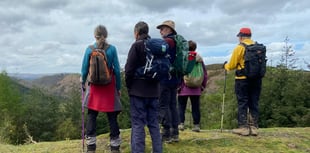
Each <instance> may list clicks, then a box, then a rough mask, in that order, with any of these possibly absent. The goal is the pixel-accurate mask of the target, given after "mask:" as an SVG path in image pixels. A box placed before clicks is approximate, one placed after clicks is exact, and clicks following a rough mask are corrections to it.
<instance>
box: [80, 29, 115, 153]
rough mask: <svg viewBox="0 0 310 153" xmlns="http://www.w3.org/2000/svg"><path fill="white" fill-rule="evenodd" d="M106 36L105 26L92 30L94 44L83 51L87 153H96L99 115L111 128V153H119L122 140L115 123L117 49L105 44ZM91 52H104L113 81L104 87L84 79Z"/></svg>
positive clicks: (87, 73) (87, 71) (86, 74)
mask: <svg viewBox="0 0 310 153" xmlns="http://www.w3.org/2000/svg"><path fill="white" fill-rule="evenodd" d="M107 36H108V32H107V29H106V27H105V26H103V25H98V26H97V27H96V28H95V31H94V37H95V40H96V42H95V43H94V44H93V45H91V46H89V47H87V48H86V51H85V54H84V58H83V63H82V70H81V71H82V74H81V75H82V84H83V85H84V87H83V88H84V89H85V86H87V87H86V88H87V89H88V92H89V95H88V99H87V102H88V104H87V108H88V112H87V123H86V144H87V152H88V153H93V152H95V150H96V125H97V123H96V120H97V116H98V112H105V113H106V114H107V117H108V121H109V127H110V149H111V151H112V153H119V152H120V144H121V137H120V130H119V126H118V122H117V116H118V114H119V113H120V111H121V103H120V95H121V92H120V89H121V78H120V66H119V60H118V57H117V51H116V48H115V47H114V46H113V45H111V44H108V43H107V41H106V39H107ZM91 48H99V49H105V53H106V57H107V61H108V68H109V69H111V72H112V74H111V75H112V80H111V82H110V83H109V84H107V85H100V84H99V85H98V84H93V83H88V80H87V77H88V75H89V71H90V70H89V66H90V55H91V53H92V49H91ZM85 84H86V85H85Z"/></svg>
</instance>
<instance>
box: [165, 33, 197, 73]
mask: <svg viewBox="0 0 310 153" xmlns="http://www.w3.org/2000/svg"><path fill="white" fill-rule="evenodd" d="M173 40H174V41H175V44H176V57H175V60H174V62H173V63H172V66H171V68H170V72H173V73H175V74H177V75H178V76H184V75H186V74H188V73H190V72H191V71H192V70H193V68H194V65H195V63H196V60H195V57H196V54H190V52H189V47H188V41H187V40H186V39H184V37H183V36H181V35H178V34H177V35H174V36H173Z"/></svg>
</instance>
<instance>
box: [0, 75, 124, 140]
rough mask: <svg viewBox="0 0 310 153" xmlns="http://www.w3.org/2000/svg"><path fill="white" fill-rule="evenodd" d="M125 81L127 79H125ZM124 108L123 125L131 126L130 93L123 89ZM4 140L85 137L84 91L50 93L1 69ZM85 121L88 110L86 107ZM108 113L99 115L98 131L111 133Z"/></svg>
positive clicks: (0, 124) (0, 122)
mask: <svg viewBox="0 0 310 153" xmlns="http://www.w3.org/2000/svg"><path fill="white" fill-rule="evenodd" d="M122 81H123V80H122ZM122 90H123V91H122V97H121V100H122V104H123V107H124V111H123V112H122V113H121V115H120V117H119V121H120V122H119V123H120V126H121V127H122V128H129V127H130V119H129V104H128V96H127V94H126V93H127V92H126V91H125V89H124V88H123V89H122ZM0 93H1V94H0V114H1V115H0V143H10V144H25V143H34V142H39V141H57V140H64V139H79V138H81V133H82V132H81V131H82V126H81V116H82V113H81V91H80V89H78V88H73V87H72V90H71V92H70V93H69V96H66V97H59V96H51V95H50V94H46V91H45V90H43V89H40V88H32V89H29V88H26V87H24V86H21V85H20V84H18V83H17V82H16V81H14V80H12V79H11V78H10V77H9V76H8V75H7V73H6V72H2V73H0ZM85 110H86V109H85ZM84 115H85V122H86V119H87V117H86V116H87V111H85V114H84ZM107 123H108V120H107V117H106V116H105V114H102V113H100V115H99V117H98V125H97V126H98V134H101V133H107V132H108V129H109V128H108V126H107Z"/></svg>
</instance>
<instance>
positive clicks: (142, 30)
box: [134, 21, 149, 35]
mask: <svg viewBox="0 0 310 153" xmlns="http://www.w3.org/2000/svg"><path fill="white" fill-rule="evenodd" d="M134 30H135V32H137V33H138V35H142V34H148V33H149V26H148V25H147V23H145V22H144V21H140V22H138V23H137V24H136V25H135V29H134Z"/></svg>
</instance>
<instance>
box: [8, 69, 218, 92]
mask: <svg viewBox="0 0 310 153" xmlns="http://www.w3.org/2000/svg"><path fill="white" fill-rule="evenodd" d="M206 67H207V70H208V83H207V89H206V93H214V92H215V91H216V90H217V89H218V86H217V84H216V81H218V80H222V79H223V78H224V70H223V69H222V68H221V67H222V64H211V65H206ZM11 76H13V77H15V78H19V79H17V80H18V82H20V83H21V84H23V85H24V86H26V87H28V88H31V87H39V88H41V89H43V90H45V91H47V92H48V93H50V94H56V95H58V96H66V95H67V94H69V92H70V90H71V89H72V88H80V87H79V86H80V81H79V79H80V74H74V73H59V74H45V75H44V74H37V75H33V74H18V75H17V74H16V75H11Z"/></svg>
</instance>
